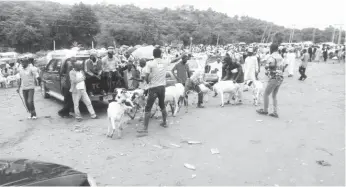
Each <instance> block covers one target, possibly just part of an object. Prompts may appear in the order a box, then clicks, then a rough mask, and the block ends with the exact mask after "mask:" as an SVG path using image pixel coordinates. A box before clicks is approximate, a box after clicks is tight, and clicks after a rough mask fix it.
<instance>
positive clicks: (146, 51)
mask: <svg viewBox="0 0 346 187" xmlns="http://www.w3.org/2000/svg"><path fill="white" fill-rule="evenodd" d="M154 49H155V48H154V46H152V45H149V46H145V47H141V48H138V49H136V50H135V51H134V52H132V56H133V57H135V58H145V59H153V58H154V57H153V51H154Z"/></svg>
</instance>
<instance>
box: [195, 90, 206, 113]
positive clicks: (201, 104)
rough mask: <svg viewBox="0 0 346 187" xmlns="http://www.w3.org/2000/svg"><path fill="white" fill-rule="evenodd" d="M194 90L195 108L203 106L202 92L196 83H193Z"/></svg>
mask: <svg viewBox="0 0 346 187" xmlns="http://www.w3.org/2000/svg"><path fill="white" fill-rule="evenodd" d="M194 90H195V91H196V92H197V93H198V102H197V108H204V106H203V93H202V92H201V89H200V88H199V86H198V85H194Z"/></svg>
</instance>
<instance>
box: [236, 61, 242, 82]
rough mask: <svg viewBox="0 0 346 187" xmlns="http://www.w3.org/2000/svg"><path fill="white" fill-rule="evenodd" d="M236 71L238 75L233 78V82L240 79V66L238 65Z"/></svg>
mask: <svg viewBox="0 0 346 187" xmlns="http://www.w3.org/2000/svg"><path fill="white" fill-rule="evenodd" d="M237 71H238V73H237V76H236V77H235V79H234V81H237V80H238V78H239V77H240V73H241V72H242V71H243V70H242V69H241V66H240V64H238V67H237Z"/></svg>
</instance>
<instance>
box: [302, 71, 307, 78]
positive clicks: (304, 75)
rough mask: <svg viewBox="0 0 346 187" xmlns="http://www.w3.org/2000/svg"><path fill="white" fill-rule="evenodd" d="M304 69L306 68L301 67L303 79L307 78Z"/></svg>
mask: <svg viewBox="0 0 346 187" xmlns="http://www.w3.org/2000/svg"><path fill="white" fill-rule="evenodd" d="M305 71H306V68H302V73H303V80H305V79H306V78H307V76H306V74H305Z"/></svg>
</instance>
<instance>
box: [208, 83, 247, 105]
mask: <svg viewBox="0 0 346 187" xmlns="http://www.w3.org/2000/svg"><path fill="white" fill-rule="evenodd" d="M213 90H214V92H215V96H216V95H218V94H219V95H220V96H221V105H220V106H221V107H223V106H224V93H228V94H229V97H228V100H227V103H228V104H229V103H230V100H231V98H238V94H239V91H240V85H239V84H238V83H235V82H233V81H220V82H217V83H216V84H215V85H214V86H213ZM235 102H236V101H235Z"/></svg>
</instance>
